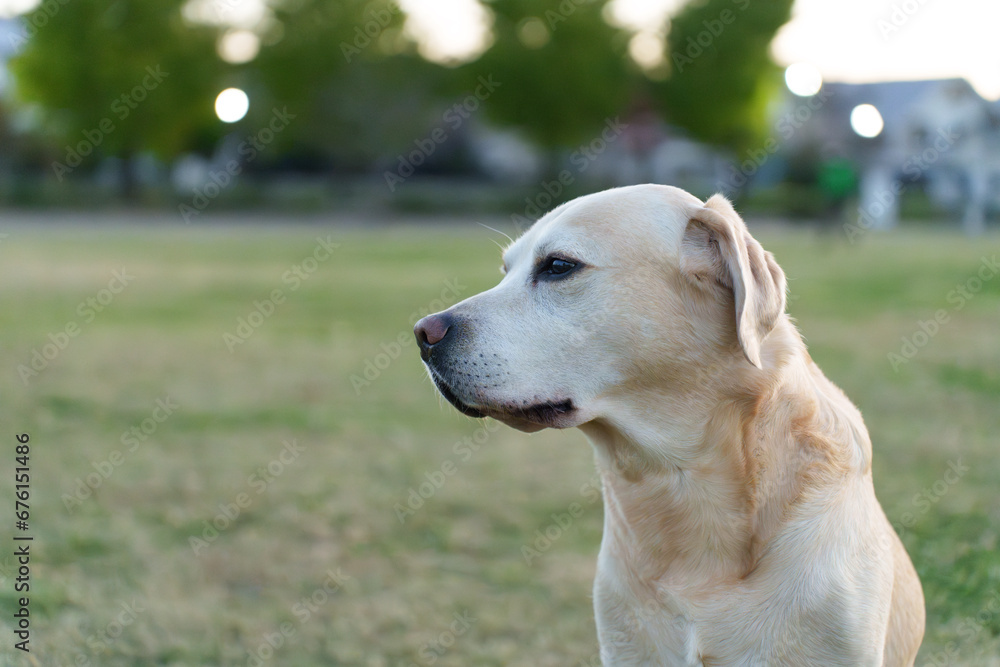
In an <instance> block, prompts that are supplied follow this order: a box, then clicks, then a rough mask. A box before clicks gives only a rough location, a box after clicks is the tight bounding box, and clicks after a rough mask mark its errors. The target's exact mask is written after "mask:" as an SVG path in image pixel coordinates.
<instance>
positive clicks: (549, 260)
mask: <svg viewBox="0 0 1000 667" xmlns="http://www.w3.org/2000/svg"><path fill="white" fill-rule="evenodd" d="M577 266H578V264H577V263H576V262H571V261H570V260H568V259H562V258H561V257H546V258H545V259H544V260H542V263H541V264H540V265H539V266H538V271H537V272H536V277H537V278H540V279H542V280H554V279H557V278H562V277H563V276H565V275H566V274H568V273H570V272H571V271H572V270H573V269H575V268H576V267H577Z"/></svg>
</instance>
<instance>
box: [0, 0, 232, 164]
mask: <svg viewBox="0 0 1000 667" xmlns="http://www.w3.org/2000/svg"><path fill="white" fill-rule="evenodd" d="M183 4H184V0H73V1H72V2H67V3H45V4H43V5H40V6H39V8H38V9H36V10H35V11H34V12H32V13H31V14H29V15H27V16H26V17H25V19H24V21H25V23H24V25H25V26H26V32H25V33H24V36H23V38H24V39H26V42H25V43H24V45H23V50H22V52H21V53H20V54H19V55H18V56H17V57H16V58H14V59H13V61H12V62H11V63H10V67H11V70H12V72H13V74H14V76H15V78H16V92H17V97H18V99H19V100H20V101H21V102H23V103H27V104H30V105H34V107H35V109H37V111H38V116H39V120H40V122H41V125H42V129H43V132H44V133H45V134H47V135H48V136H50V137H51V138H53V139H54V140H55V141H58V142H63V143H65V144H66V145H67V146H68V147H75V146H76V145H77V144H79V143H80V142H85V143H89V144H92V145H94V146H95V150H94V154H103V155H105V156H126V157H127V156H129V155H131V154H134V153H136V152H139V151H154V152H156V153H158V154H160V155H161V156H164V157H171V156H173V155H176V154H177V153H179V152H181V151H184V150H190V149H193V148H196V147H198V146H205V145H209V146H210V145H211V140H212V139H213V135H212V132H211V128H213V127H214V126H216V125H217V124H218V121H217V120H216V119H215V116H214V113H213V103H214V100H215V95H216V94H217V93H218V91H219V90H220V88H219V73H220V70H221V63H220V61H219V59H218V57H217V56H216V54H215V30H214V29H211V28H206V27H195V26H192V25H190V24H188V23H186V22H185V21H184V19H183V18H182V16H181V11H180V10H181V7H182V5H183ZM52 6H54V7H55V9H56V11H55V12H54V13H52ZM46 12H49V13H51V16H49V14H47V13H46ZM36 26H37V27H36ZM85 133H86V134H85ZM68 150H69V148H67V151H68ZM88 153H89V151H88ZM64 158H65V156H64V155H60V159H64Z"/></svg>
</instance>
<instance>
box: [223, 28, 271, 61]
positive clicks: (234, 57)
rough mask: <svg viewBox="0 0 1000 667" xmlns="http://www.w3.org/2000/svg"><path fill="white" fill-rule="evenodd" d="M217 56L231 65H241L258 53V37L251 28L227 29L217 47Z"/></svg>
mask: <svg viewBox="0 0 1000 667" xmlns="http://www.w3.org/2000/svg"><path fill="white" fill-rule="evenodd" d="M217 50H218V52H219V57H220V58H222V59H223V60H224V61H226V62H227V63H230V64H232V65H242V64H243V63H248V62H250V61H251V60H253V59H254V58H256V57H257V54H258V53H260V37H258V36H257V34H256V33H255V32H253V31H252V30H229V31H228V32H226V33H225V34H224V35H222V37H221V38H219V45H218V47H217Z"/></svg>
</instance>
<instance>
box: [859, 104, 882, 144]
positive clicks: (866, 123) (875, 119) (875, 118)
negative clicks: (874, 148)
mask: <svg viewBox="0 0 1000 667" xmlns="http://www.w3.org/2000/svg"><path fill="white" fill-rule="evenodd" d="M883 127H885V122H884V121H883V120H882V114H880V113H879V111H878V109H876V108H875V107H874V105H871V104H859V105H858V106H856V107H854V109H852V110H851V129H852V130H854V132H855V133H856V134H858V135H859V136H862V137H865V138H866V139H872V138H874V137H877V136H878V135H879V134H881V133H882V128H883Z"/></svg>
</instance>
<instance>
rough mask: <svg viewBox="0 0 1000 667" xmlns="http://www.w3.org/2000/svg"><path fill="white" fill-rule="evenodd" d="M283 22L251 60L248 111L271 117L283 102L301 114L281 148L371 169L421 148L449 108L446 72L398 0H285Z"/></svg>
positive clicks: (276, 8) (279, 6)
mask: <svg viewBox="0 0 1000 667" xmlns="http://www.w3.org/2000/svg"><path fill="white" fill-rule="evenodd" d="M271 6H272V9H273V12H274V17H275V24H274V27H273V28H272V29H271V30H269V31H268V32H266V33H265V34H264V35H263V42H264V44H265V46H264V48H263V49H262V50H261V53H260V55H259V56H258V57H257V59H256V60H255V61H254V62H253V64H252V67H250V66H248V70H247V77H248V79H250V80H251V81H252V83H251V84H249V88H250V90H251V98H252V99H259V100H260V101H261V103H260V104H259V105H257V106H256V109H255V110H253V112H252V114H251V116H250V117H248V120H247V121H246V122H247V124H248V125H249V126H253V125H254V123H257V124H259V125H260V126H263V125H264V124H266V122H267V118H268V117H270V116H271V115H272V114H273V113H274V109H279V110H282V109H285V108H287V111H288V113H289V114H292V115H294V119H293V120H292V121H291V122H290V123H289V124H288V126H287V127H286V128H285V129H283V130H282V132H281V134H280V136H278V137H277V138H276V144H277V145H278V146H279V149H278V151H275V152H276V153H278V152H283V151H291V152H292V154H293V155H295V156H298V157H299V158H306V159H316V160H319V161H324V162H332V163H333V165H334V166H335V167H339V168H345V169H367V168H371V166H372V165H373V164H374V163H376V162H377V161H378V160H379V159H380V158H384V157H385V156H386V155H391V154H396V153H397V152H402V151H404V150H406V149H407V147H408V148H410V149H412V148H413V142H415V141H419V140H420V139H422V138H423V137H424V136H425V135H426V134H427V132H428V131H429V129H430V128H431V127H432V126H433V125H434V122H435V113H436V114H437V116H440V115H441V113H442V111H443V109H442V108H441V107H442V102H441V100H440V99H438V97H437V96H436V94H435V92H434V91H435V89H436V88H438V85H437V84H436V83H435V82H437V81H440V79H441V77H442V76H443V75H444V72H443V71H442V70H441V68H439V67H437V66H435V65H433V64H431V63H429V62H427V61H425V60H423V59H422V58H420V57H418V56H417V55H415V47H414V45H413V44H412V42H410V41H409V40H408V39H407V38H406V37H404V36H403V32H402V24H403V21H404V19H405V15H403V14H402V13H401V12H400V10H399V8H398V5H397V4H396V3H395V2H390V1H389V0H275V1H274V2H272V4H271Z"/></svg>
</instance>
